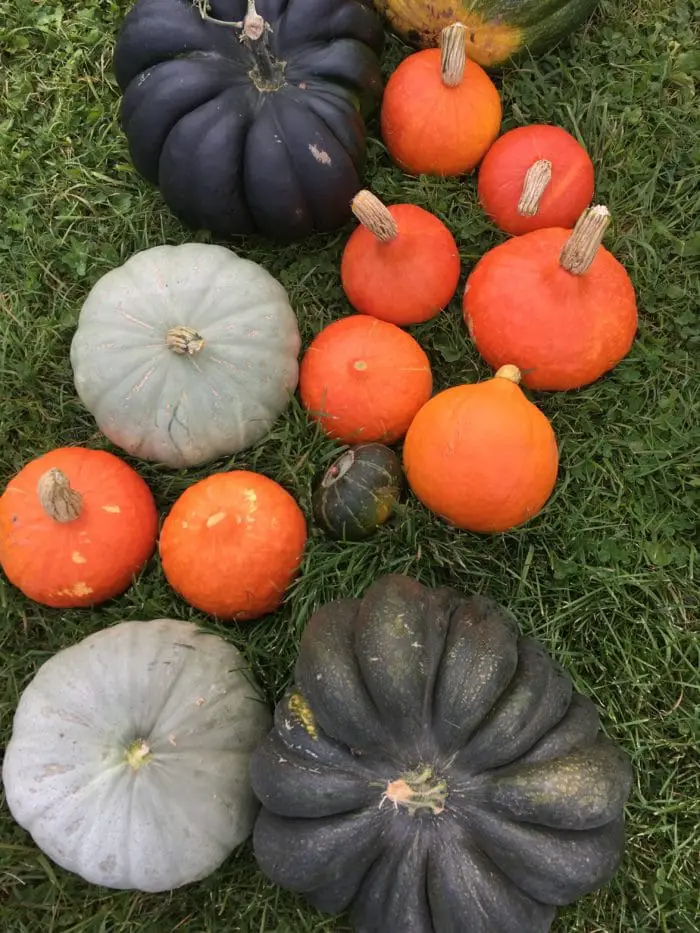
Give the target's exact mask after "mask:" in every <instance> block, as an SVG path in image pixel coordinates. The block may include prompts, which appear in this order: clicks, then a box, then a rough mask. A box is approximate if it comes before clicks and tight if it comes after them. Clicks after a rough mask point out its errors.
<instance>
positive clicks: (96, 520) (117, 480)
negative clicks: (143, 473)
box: [0, 447, 158, 609]
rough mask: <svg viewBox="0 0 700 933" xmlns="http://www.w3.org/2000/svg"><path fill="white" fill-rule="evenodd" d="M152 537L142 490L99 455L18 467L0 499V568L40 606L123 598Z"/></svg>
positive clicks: (124, 469) (153, 525)
mask: <svg viewBox="0 0 700 933" xmlns="http://www.w3.org/2000/svg"><path fill="white" fill-rule="evenodd" d="M157 534H158V513H157V510H156V505H155V502H154V499H153V495H152V493H151V491H150V489H149V488H148V486H147V485H146V483H145V482H144V480H143V479H142V478H141V477H140V476H139V474H138V473H137V472H136V471H135V470H133V469H132V468H131V467H130V466H129V465H128V464H127V463H125V462H124V461H123V460H120V459H119V457H115V456H114V454H110V453H107V451H104V450H90V449H88V448H85V447H59V448H57V449H56V450H52V451H50V452H49V453H46V454H43V455H42V456H41V457H37V458H36V459H34V460H32V461H31V462H30V463H28V464H27V465H26V466H24V467H23V468H22V469H21V470H20V471H19V473H17V475H16V476H15V477H14V478H13V479H11V480H10V482H9V483H8V485H7V487H6V489H5V491H4V492H3V494H2V496H0V565H2V569H3V570H4V571H5V574H6V576H7V578H8V580H9V581H10V582H11V583H13V584H14V585H15V586H17V587H18V588H19V589H20V590H21V591H22V592H23V593H24V595H25V596H28V597H29V599H33V600H34V601H35V602H37V603H43V604H44V605H45V606H52V607H55V608H59V609H68V608H72V607H79V606H92V605H95V604H96V603H101V602H104V601H105V600H107V599H112V598H113V597H114V596H118V595H119V594H120V593H123V592H124V590H125V589H127V587H128V586H129V585H130V583H131V581H132V580H133V578H134V576H135V575H136V574H137V573H138V572H139V571H140V570H141V568H142V567H143V566H144V564H145V563H146V561H147V560H148V558H149V557H150V556H151V554H152V553H153V550H154V548H155V543H156V537H157Z"/></svg>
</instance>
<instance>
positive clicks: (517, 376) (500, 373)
mask: <svg viewBox="0 0 700 933" xmlns="http://www.w3.org/2000/svg"><path fill="white" fill-rule="evenodd" d="M522 375H523V374H522V373H521V372H520V370H519V369H518V367H517V366H513V364H512V363H506V365H505V366H501V367H500V369H498V370H496V376H495V378H496V379H507V380H508V381H509V382H514V383H515V384H516V386H517V385H518V384H519V383H520V380H521V379H522Z"/></svg>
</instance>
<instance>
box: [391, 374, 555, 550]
mask: <svg viewBox="0 0 700 933" xmlns="http://www.w3.org/2000/svg"><path fill="white" fill-rule="evenodd" d="M519 381H520V372H519V370H518V369H517V367H515V366H503V367H502V368H501V369H500V370H499V371H498V372H497V373H496V375H495V376H494V377H493V378H492V379H488V380H486V381H484V382H479V383H476V384H469V385H459V386H454V387H453V388H450V389H445V390H444V391H443V392H439V393H438V394H437V395H435V396H434V397H433V398H431V399H430V401H429V402H428V403H427V404H426V405H424V406H423V407H422V408H421V410H420V411H419V412H418V414H417V415H416V417H415V418H414V419H413V423H412V424H411V427H410V428H409V429H408V434H407V435H406V440H405V442H404V448H403V458H404V469H405V472H406V477H407V479H408V482H409V485H410V487H411V489H412V490H413V492H414V494H415V495H416V496H417V498H418V499H420V501H421V502H422V503H423V505H425V506H426V507H427V508H429V509H430V510H431V511H432V512H435V514H436V515H439V516H440V517H441V518H444V519H446V520H447V521H448V522H450V523H451V524H452V525H455V526H456V527H458V528H461V529H464V530H468V531H478V532H496V531H507V530H508V529H510V528H515V527H516V526H518V525H522V524H523V522H526V521H527V520H528V519H530V518H532V517H533V516H534V515H536V514H537V513H538V512H539V511H540V510H541V509H542V507H543V506H544V504H545V503H546V501H547V499H549V496H550V495H551V493H552V490H553V489H554V485H555V483H556V478H557V470H558V466H559V453H558V449H557V441H556V437H555V435H554V431H553V429H552V426H551V424H550V423H549V421H548V420H547V418H546V417H545V415H544V414H543V413H542V412H541V411H540V410H539V408H537V407H536V406H535V405H533V404H532V402H530V401H529V400H528V399H527V398H526V396H525V395H524V393H523V392H522V390H521V389H520V387H519V385H518V383H519Z"/></svg>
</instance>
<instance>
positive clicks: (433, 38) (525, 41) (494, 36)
mask: <svg viewBox="0 0 700 933" xmlns="http://www.w3.org/2000/svg"><path fill="white" fill-rule="evenodd" d="M596 3H597V0H547V2H546V3H543V2H542V0H374V5H375V7H376V8H377V9H378V10H379V12H380V13H381V14H382V15H383V16H384V17H385V18H386V20H387V22H388V24H389V26H390V27H391V29H393V30H394V32H396V33H398V35H400V36H401V37H402V38H403V39H404V40H405V41H406V42H408V43H409V44H410V45H413V46H415V47H417V48H426V47H429V46H434V45H437V44H438V42H439V39H440V32H441V30H442V29H443V28H444V27H445V26H447V25H449V24H450V23H454V22H460V23H464V25H465V26H466V27H467V55H468V56H469V58H471V59H473V60H474V61H475V62H478V63H479V64H480V65H483V66H484V67H487V68H489V67H497V66H499V65H502V64H504V63H505V62H507V61H510V60H512V59H520V58H525V57H526V56H529V55H537V54H539V53H540V52H544V51H546V50H547V49H549V48H551V46H553V45H555V44H556V43H557V42H559V40H560V39H563V38H564V37H565V36H568V35H569V34H570V33H572V32H573V31H574V30H575V29H577V28H578V27H579V26H580V25H581V23H583V22H584V20H585V19H587V17H588V16H589V15H590V14H591V13H592V11H593V9H594V8H595V6H596ZM523 933H525V931H523Z"/></svg>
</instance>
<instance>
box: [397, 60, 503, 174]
mask: <svg viewBox="0 0 700 933" xmlns="http://www.w3.org/2000/svg"><path fill="white" fill-rule="evenodd" d="M501 116H502V108H501V98H500V97H499V94H498V91H497V89H496V85H495V84H494V83H493V81H492V80H491V78H489V76H488V75H487V74H486V72H485V71H484V69H483V68H482V67H481V66H480V65H477V64H476V62H473V61H469V60H468V61H467V64H466V68H465V70H464V77H463V79H462V82H461V83H460V84H458V85H457V86H456V87H447V86H446V85H445V84H444V83H443V81H442V78H441V75H440V50H439V49H424V50H423V51H422V52H414V53H413V54H412V55H409V56H408V57H407V58H405V59H404V60H403V61H402V62H401V64H400V65H399V66H398V68H397V69H396V70H395V71H394V72H393V73H392V74H391V76H390V77H389V80H388V81H387V84H386V88H385V89H384V97H383V99H382V109H381V132H382V138H383V140H384V143H385V144H386V147H387V150H388V151H389V155H390V156H391V158H392V159H393V160H394V162H396V164H397V165H399V166H400V168H402V169H403V170H404V171H405V172H407V173H408V174H410V175H421V174H426V175H438V176H441V177H445V176H449V175H461V174H463V173H464V172H470V171H471V170H472V169H473V168H474V167H475V166H476V165H477V164H478V163H479V162H480V161H481V159H482V158H483V156H484V155H485V153H486V152H487V150H488V149H489V147H490V146H491V143H492V142H493V141H494V139H495V138H496V137H497V136H498V132H499V130H500V127H501Z"/></svg>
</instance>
